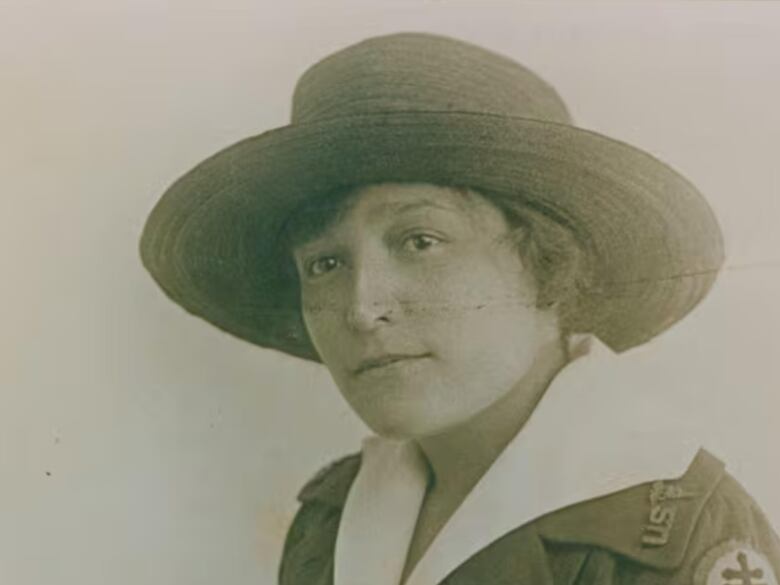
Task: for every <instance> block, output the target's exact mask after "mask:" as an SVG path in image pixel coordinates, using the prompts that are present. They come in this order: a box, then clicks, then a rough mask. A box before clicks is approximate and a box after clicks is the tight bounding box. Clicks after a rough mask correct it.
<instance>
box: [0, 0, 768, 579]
mask: <svg viewBox="0 0 780 585" xmlns="http://www.w3.org/2000/svg"><path fill="white" fill-rule="evenodd" d="M400 30H417V31H431V32H440V33H444V34H449V35H452V36H457V37H461V38H463V39H466V40H471V41H474V42H476V43H478V44H482V45H484V46H486V47H489V48H492V49H494V50H496V51H499V52H502V53H505V54H507V55H510V56H512V57H514V58H516V59H517V60H519V61H520V62H522V63H524V64H525V65H527V66H529V67H531V68H532V69H534V70H535V71H537V72H538V73H539V74H541V75H542V76H543V77H544V78H546V79H547V80H548V81H550V82H551V83H552V84H553V85H554V86H555V87H556V88H557V89H558V90H559V91H560V93H561V95H562V96H563V97H564V99H565V100H566V101H567V103H568V104H569V106H570V109H571V111H572V113H573V115H574V117H575V120H576V121H577V123H578V124H580V125H581V126H583V127H586V128H589V129H592V130H595V131H599V132H603V133H606V134H608V135H611V136H613V137H616V138H620V139H622V140H625V141H627V142H630V143H632V144H635V145H637V146H640V147H642V148H644V149H646V150H648V151H649V152H651V153H653V154H655V155H656V156H658V157H660V158H661V159H662V160H665V161H667V162H669V163H670V164H672V165H673V166H674V167H675V168H677V169H678V170H680V171H681V172H683V173H684V174H685V175H686V176H688V177H689V178H690V179H691V180H692V181H693V182H694V183H695V184H697V185H698V186H699V187H700V188H701V190H702V191H703V192H704V193H705V194H706V196H707V198H708V199H709V201H710V202H711V204H712V206H713V208H714V209H715V211H716V213H717V215H718V216H719V218H720V220H721V222H722V225H723V230H724V233H725V236H726V241H727V246H728V260H727V266H726V268H725V270H724V271H723V273H722V276H721V277H720V279H719V281H718V283H717V284H716V286H715V288H714V289H713V291H712V293H711V294H710V296H709V297H708V298H707V299H706V300H705V302H704V303H703V304H702V305H701V306H700V307H699V308H698V309H697V310H696V311H695V312H694V313H693V314H692V315H691V316H690V317H689V318H688V319H686V320H685V321H683V322H682V323H680V324H679V325H678V326H677V327H675V328H674V329H672V330H670V331H669V332H667V333H666V334H664V335H662V336H661V337H659V338H658V339H656V340H654V341H653V342H652V343H651V344H649V345H647V346H644V347H642V348H640V349H638V350H636V351H637V352H641V354H642V356H643V358H642V359H643V360H644V362H645V363H646V364H650V365H651V366H652V367H650V368H645V370H644V371H643V374H642V376H637V379H636V380H635V381H634V384H635V386H634V388H633V389H632V390H633V391H637V392H640V393H641V394H642V395H643V396H645V397H646V399H648V400H663V401H665V402H666V404H667V405H668V409H667V412H668V416H669V417H670V418H671V419H675V418H684V419H686V421H687V420H690V421H691V424H692V425H693V426H695V427H696V428H697V429H699V431H701V433H702V436H704V437H705V438H706V446H707V447H708V448H709V449H710V450H711V451H712V452H714V453H715V454H716V455H718V456H719V457H721V458H722V459H724V460H725V461H727V463H728V468H729V469H730V471H731V472H732V474H734V475H735V476H736V477H737V478H738V479H739V480H740V481H741V482H742V483H743V484H744V485H745V486H746V487H747V489H748V490H749V491H750V492H751V493H752V494H753V496H754V497H755V498H756V500H758V502H759V503H760V504H761V506H762V507H763V508H764V509H765V510H766V512H767V514H768V515H769V517H770V519H771V520H772V521H773V523H774V524H775V526H780V496H778V494H780V490H779V489H778V488H780V472H778V465H777V464H778V456H777V447H778V445H779V444H780V428H779V427H778V419H780V416H779V411H780V408H779V407H780V398H779V397H778V390H780V372H779V371H778V362H779V361H780V351H778V350H780V342H779V341H778V335H777V330H778V329H779V328H780V309H778V305H777V301H778V298H780V230H778V223H779V222H778V220H780V157H779V156H778V155H779V154H780V108H778V104H780V4H778V3H773V2H765V3H764V2H761V3H751V2H734V3H730V2H714V3H709V2H684V3H676V2H659V1H657V0H656V1H652V2H647V3H640V2H605V3H593V2H572V3H566V4H562V3H553V2H533V3H524V2H501V3H497V2H487V1H484V0H480V1H477V0H472V1H469V2H457V1H448V0H431V1H423V0H415V1H407V0H392V1H387V2H378V1H376V2H366V1H364V2H357V1H355V2H346V1H338V0H331V1H329V2H325V1H322V2H314V1H312V2H302V1H298V2H291V1H290V0H288V1H287V2H284V3H283V2H280V1H275V2H270V1H266V2H257V1H255V2H251V1H249V0H244V1H241V0H219V1H217V0H213V1H212V2H204V1H199V0H186V1H184V0H169V1H165V0H136V1H132V0H111V1H109V2H106V1H97V0H95V1H91V2H87V1H84V0H71V1H70V2H54V1H53V0H52V1H49V2H43V1H36V0H27V1H22V0H19V1H17V2H9V1H8V0H0V106H1V107H0V186H1V187H2V189H1V190H0V275H2V281H1V282H2V287H1V288H0V299H1V302H0V350H1V351H0V360H1V361H0V583H3V584H9V585H51V584H57V585H76V584H78V585H103V584H105V583H111V584H112V585H130V584H133V585H135V584H138V583H144V584H146V585H171V584H187V585H197V584H203V585H206V584H209V585H211V584H213V583H230V584H236V585H249V584H263V585H264V584H272V583H274V582H275V575H276V567H277V563H278V557H279V553H280V550H281V545H282V539H283V537H284V534H285V530H286V528H287V526H288V523H289V521H290V519H291V517H292V514H293V513H294V511H295V509H296V503H295V494H296V493H297V491H298V489H299V488H300V486H301V485H302V483H303V482H304V481H305V480H306V479H307V478H308V477H310V476H311V475H312V474H313V473H314V472H316V470H317V469H318V468H319V467H321V466H322V465H324V464H325V463H326V462H328V461H329V460H331V459H333V458H336V457H338V456H341V455H343V454H345V453H348V452H352V451H355V450H357V449H358V448H359V442H360V439H361V438H362V437H363V436H364V435H365V434H366V432H367V431H366V429H365V428H364V427H363V426H362V425H361V424H360V423H359V422H358V421H357V420H356V419H355V417H354V416H353V415H352V414H351V412H350V411H349V410H348V408H347V406H346V404H345V403H344V402H343V401H342V400H341V398H340V397H339V395H338V393H337V391H336V390H335V388H334V386H333V384H332V382H331V381H330V379H329V377H328V375H327V372H325V371H324V370H323V369H322V368H320V367H318V366H315V365H312V364H304V363H303V362H300V361H298V360H296V359H294V358H290V357H286V356H284V355H281V354H278V353H275V352H273V351H268V350H261V349H259V348H255V347H252V346H250V345H249V344H246V343H244V342H241V341H238V340H236V339H233V338H231V337H229V336H227V335H225V334H223V333H221V332H219V331H218V330H216V329H214V328H212V327H211V326H208V325H206V324H204V323H203V322H201V321H200V320H198V319H196V318H193V317H191V316H189V315H187V314H186V313H185V312H184V311H183V310H181V309H180V308H179V307H177V306H176V305H174V304H172V303H171V302H169V301H168V300H167V299H166V298H165V297H164V295H163V294H162V292H161V291H160V290H158V289H157V287H156V286H155V285H154V284H153V282H152V281H151V279H150V278H149V277H148V275H147V274H146V273H145V271H144V270H143V268H142V266H141V264H140V261H139V258H138V253H137V240H138V236H139V233H140V230H141V228H142V225H143V222H144V219H145V217H146V214H147V213H148V212H149V210H150V209H151V207H152V206H153V204H154V203H155V201H156V200H157V198H158V197H159V195H160V194H161V193H162V191H163V190H164V189H165V188H166V187H167V186H168V185H169V184H170V183H171V182H172V181H173V180H174V179H175V178H177V177H178V176H179V175H180V174H181V173H183V172H184V171H186V170H188V169H189V168H190V167H191V166H193V165H194V164H195V163H197V162H199V161H200V160H201V159H202V158H205V157H206V156H208V155H210V154H211V153H212V152H214V151H216V150H217V149H219V148H222V147H224V146H227V145H228V144H230V143H232V142H234V141H237V140H239V139H241V138H243V137H245V136H248V135H250V134H256V133H259V132H262V131H264V130H267V129H270V128H273V127H277V126H281V125H284V124H285V123H286V122H287V117H288V115H289V111H290V103H289V101H290V96H291V92H292V89H293V86H294V83H295V80H296V78H297V77H298V76H299V75H300V74H301V73H302V71H303V70H304V69H305V68H306V67H307V66H308V65H310V64H312V63H313V62H314V61H316V60H317V59H319V58H321V57H323V56H324V55H326V54H327V53H329V52H331V51H333V50H336V49H338V48H341V47H343V46H345V45H347V44H349V43H352V42H355V41H358V40H361V39H363V38H365V37H367V36H372V35H375V34H381V33H389V32H395V31H400ZM648 371H650V372H652V373H651V374H647V372H648ZM649 448H651V446H650V447H649Z"/></svg>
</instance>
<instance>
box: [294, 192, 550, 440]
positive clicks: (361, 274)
mask: <svg viewBox="0 0 780 585" xmlns="http://www.w3.org/2000/svg"><path fill="white" fill-rule="evenodd" d="M514 241H515V240H514V238H513V234H512V230H511V228H510V226H509V225H508V223H507V221H506V218H505V217H504V215H503V213H502V212H501V211H500V210H499V209H498V208H497V207H495V206H494V205H493V204H492V203H490V202H489V201H488V200H487V199H485V198H484V197H482V196H480V195H478V194H476V193H473V192H463V191H460V190H455V189H450V188H447V187H440V186H435V185H430V184H410V183H400V184H394V183H385V184H379V185H372V186H368V187H364V188H361V189H360V190H359V191H357V192H356V193H354V194H352V196H351V197H350V199H349V201H348V202H347V204H346V206H345V207H344V208H343V209H342V210H341V213H339V214H338V215H336V217H335V220H334V221H333V222H332V223H331V224H329V225H327V227H326V228H325V229H324V230H322V231H321V232H320V233H319V234H317V235H316V236H315V237H314V238H312V239H309V240H308V241H305V242H304V243H301V244H299V245H297V246H295V247H294V250H293V254H294V259H295V264H296V268H297V271H298V275H299V280H300V286H301V306H302V312H303V318H304V323H305V324H306V328H307V330H308V332H309V335H310V338H311V340H312V342H313V344H314V346H315V348H316V349H317V351H318V353H319V355H320V357H321V359H322V361H323V363H324V364H325V365H326V366H327V367H328V369H329V371H330V373H331V375H332V377H333V379H334V381H335V382H336V384H337V386H338V387H339V390H340V391H341V393H342V395H343V396H344V398H345V399H346V400H347V402H348V403H349V404H350V406H351V407H352V408H353V410H354V411H355V412H356V413H357V414H358V415H359V416H360V417H361V418H362V419H363V421H364V422H365V423H366V424H367V425H368V426H369V427H370V428H371V429H372V430H373V431H374V432H376V433H377V434H380V435H384V436H392V437H398V438H414V437H416V438H419V437H424V436H427V435H431V434H435V433H438V432H441V431H443V430H446V429H448V428H451V427H453V426H455V425H458V424H460V423H463V422H465V421H467V420H469V419H470V418H471V417H473V416H475V415H476V414H477V413H479V412H481V411H482V410H483V409H485V408H487V407H489V406H490V405H491V404H494V403H495V402H497V401H499V400H500V399H501V398H502V397H504V396H506V395H507V394H508V393H509V392H510V391H511V390H512V389H513V388H514V387H515V385H516V384H517V383H518V381H519V380H521V379H522V378H523V376H524V375H525V374H526V373H527V372H528V371H529V369H530V368H531V366H532V364H533V362H534V360H535V359H536V357H537V356H538V354H539V352H540V351H541V348H542V347H543V346H544V345H545V344H549V343H550V341H551V339H554V338H555V337H556V336H559V331H558V328H557V321H556V319H555V317H554V315H552V314H551V313H550V311H542V310H540V309H538V308H537V307H536V302H535V301H536V284H535V281H534V278H533V275H532V274H531V273H530V271H529V270H527V269H526V268H525V267H524V266H523V264H522V261H521V259H520V254H519V253H518V250H517V247H516V245H515V243H514Z"/></svg>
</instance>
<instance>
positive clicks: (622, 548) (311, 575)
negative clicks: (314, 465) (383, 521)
mask: <svg viewBox="0 0 780 585" xmlns="http://www.w3.org/2000/svg"><path fill="white" fill-rule="evenodd" d="M359 466H360V455H359V454H356V455H352V456H349V457H346V458H344V459H341V460H339V461H337V462H336V463H334V464H333V465H332V466H330V467H329V468H327V469H326V470H325V471H324V472H322V473H320V474H318V476H317V477H315V478H314V479H313V480H312V481H311V482H309V483H308V484H307V485H306V486H305V487H304V489H303V490H302V491H301V492H300V495H299V500H300V502H301V507H300V509H299V511H298V514H297V515H296V517H295V519H294V521H293V524H292V526H291V527H290V530H289V532H288V535H287V540H286V543H285V547H284V553H283V556H282V562H281V565H280V570H279V583H280V585H331V584H332V583H333V558H334V557H333V552H334V547H335V541H336V535H337V532H338V525H339V519H340V515H341V511H342V508H343V505H344V501H345V499H346V497H347V494H348V491H349V487H350V484H351V483H352V481H353V480H354V478H355V475H356V474H357V471H358V468H359ZM671 516H673V517H674V518H673V522H672V523H669V522H668V519H669V517H671ZM664 526H670V529H669V532H668V534H665V531H664V529H663V527H664ZM740 555H742V556H740ZM740 559H742V560H744V567H743V565H742V564H741V563H740ZM719 562H720V564H718V563H719ZM762 563H763V564H762ZM728 571H733V572H728ZM757 571H761V575H760V576H758V573H757ZM778 573H780V542H779V541H778V537H777V535H776V534H775V533H774V532H773V530H772V528H771V527H770V526H769V524H768V523H767V521H766V519H765V517H764V515H763V514H762V513H761V511H760V510H759V509H758V507H757V506H756V504H755V503H754V502H753V500H752V499H751V498H750V496H749V495H748V494H747V493H746V492H745V491H744V489H742V487H741V486H740V485H739V484H738V483H737V482H736V481H735V480H734V478H733V477H731V476H730V475H729V474H728V473H727V472H726V471H725V470H724V466H723V464H722V463H721V462H720V461H719V460H718V459H717V458H715V457H714V456H713V455H711V454H710V453H708V452H707V451H704V450H702V451H700V452H699V453H698V454H697V455H696V457H695V458H694V460H693V462H692V463H691V465H690V467H689V469H688V470H687V472H686V473H685V474H684V475H683V476H682V477H680V478H679V479H678V480H675V481H660V482H649V483H644V484H641V485H637V486H634V487H631V488H628V489H625V490H622V491H619V492H616V493H614V494H610V495H608V496H604V497H601V498H597V499H594V500H590V501H587V502H583V503H579V504H576V505H573V506H570V507H568V508H564V509H562V510H557V511H555V512H552V513H550V514H547V515H545V516H542V517H541V518H538V519H536V520H534V521H532V522H530V523H528V524H526V525H523V526H519V527H517V529H515V530H513V531H511V532H509V533H507V534H506V535H504V536H502V537H500V538H498V539H497V540H495V541H493V542H492V543H491V544H489V545H488V546H487V547H485V548H483V549H482V550H480V551H478V552H477V553H476V554H474V555H473V556H471V557H469V558H468V559H464V560H463V562H462V564H460V565H458V566H457V567H456V568H455V569H454V570H453V571H452V572H451V573H450V574H449V575H447V576H446V577H445V578H444V580H442V581H441V582H440V585H521V584H533V585H574V584H578V585H591V584H592V585H596V584H598V585H613V584H614V585H618V584H620V585H623V584H629V583H630V584H633V585H661V584H663V585H668V584H679V585H683V584H695V585H699V584H701V585H711V584H714V583H717V584H718V585H760V584H763V585H775V584H776V579H775V575H777V574H778ZM366 585H370V584H368V583H367V584H366ZM437 585H438V584H437Z"/></svg>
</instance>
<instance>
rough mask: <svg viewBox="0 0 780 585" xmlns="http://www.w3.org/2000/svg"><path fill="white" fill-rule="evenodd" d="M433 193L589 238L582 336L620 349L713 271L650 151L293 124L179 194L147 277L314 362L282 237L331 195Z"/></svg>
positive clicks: (359, 121)
mask: <svg viewBox="0 0 780 585" xmlns="http://www.w3.org/2000/svg"><path fill="white" fill-rule="evenodd" d="M383 182H427V183H434V184H439V185H458V186H468V187H472V188H475V189H480V188H481V189H485V190H489V191H497V192H501V193H508V194H512V193H517V194H518V196H520V195H522V197H523V198H525V199H527V200H530V201H532V202H537V203H538V204H540V205H543V206H544V207H546V208H548V209H551V210H554V211H555V212H556V213H559V214H560V215H561V216H563V217H566V218H568V219H569V221H570V222H571V223H572V225H573V227H574V229H576V230H577V231H578V232H579V233H580V234H583V235H584V236H585V237H586V240H587V242H588V248H589V250H588V251H589V253H590V254H591V255H592V262H593V266H594V272H595V281H596V283H597V286H596V287H595V288H594V290H592V291H589V292H588V295H587V296H588V298H587V299H585V300H584V302H583V303H582V307H584V313H585V314H584V316H583V319H584V323H585V328H586V329H587V330H588V331H590V332H592V333H594V334H595V335H596V336H598V337H599V338H600V339H601V340H602V341H603V342H604V343H606V344H607V345H609V346H610V347H611V348H612V349H613V350H615V351H623V350H625V349H628V348H630V347H633V346H636V345H639V344H641V343H644V342H645V341H647V340H649V339H651V338H652V337H654V336H655V335H657V334H658V333H660V332H662V331H664V330H665V329H667V328H668V327H669V326H671V325H672V324H673V323H675V322H676V321H678V320H679V319H680V318H682V317H683V316H684V315H686V314H687V313H688V312H689V311H690V310H691V309H692V308H693V307H694V306H695V305H696V304H697V303H698V302H699V301H700V300H701V299H702V298H703V297H704V296H705V295H706V294H707V292H708V291H709V289H710V287H711V286H712V283H713V281H714V279H715V277H716V274H717V271H718V270H719V268H720V267H721V265H722V262H723V243H722V239H721V232H720V229H719V227H718V224H717V221H716V219H715V217H714V215H713V213H712V211H711V209H710V208H709V206H708V205H707V203H706V201H705V200H704V198H703V197H702V196H701V194H700V193H699V192H698V190H697V189H696V188H695V187H694V186H693V185H691V183H689V182H688V181H687V180H686V179H685V178H684V177H682V176H681V175H680V174H678V173H677V172H676V171H674V170H673V169H672V168H670V167H669V166H668V165H666V164H664V163H662V162H660V161H659V160H658V159H656V158H654V157H652V156H650V155H649V154H647V153H645V152H643V151H641V150H639V149H637V148H634V147H632V146H630V145H628V144H625V143H623V142H620V141H617V140H614V139H611V138H607V137H605V136H602V135H600V134H597V133H594V132H590V131H587V130H582V129H579V128H576V127H573V126H569V125H565V124H557V123H552V122H544V121H538V120H532V119H526V118H512V117H505V116H494V115H485V114H472V113H458V112H401V113H391V114H378V115H360V116H351V117H346V118H335V119H330V120H323V121H317V122H313V123H305V124H295V125H289V126H285V127H282V128H278V129H276V130H271V131H269V132H266V133H264V134H261V135H258V136H254V137H252V138H248V139H246V140H243V141H241V142H239V143H237V144H235V145H233V146H230V147H228V148H226V149H224V150H222V151H220V152H218V153H217V154H215V155H214V156H212V157H210V158H209V159H207V160H205V161H204V162H202V163H200V164H199V165H198V166H196V167H195V168H194V169H192V170H191V171H190V172H188V173H186V174H185V175H184V176H183V177H181V178H180V179H179V180H178V181H176V182H175V183H174V184H173V185H172V186H171V187H170V188H169V189H168V190H167V191H166V192H165V194H164V195H163V197H162V198H161V199H160V201H159V202H158V203H157V205H156V206H155V208H154V209H153V210H152V212H151V214H150V216H149V218H148V220H147V223H146V226H145V228H144V231H143V235H142V238H141V244H140V251H141V256H142V260H143V263H144V265H145V266H146V268H147V269H148V270H149V272H150V273H151V275H152V276H153V278H154V279H155V280H156V281H157V283H158V284H159V285H160V286H161V287H162V289H163V290H164V291H165V292H166V294H167V295H168V296H169V297H170V298H171V299H172V300H174V301H175V302H176V303H178V304H179V305H181V306H182V307H184V308H185V309H186V310H187V311H189V312H191V313H193V314H195V315H197V316H199V317H202V318H203V319H205V320H207V321H209V322H211V323H212V324H214V325H216V326H218V327H219V328H221V329H223V330H225V331H227V332H229V333H231V334H233V335H236V336H238V337H240V338H243V339H245V340H247V341H250V342H251V343H254V344H257V345H260V346H263V347H269V348H274V349H277V350H280V351H283V352H286V353H288V354H291V355H295V356H298V357H302V358H306V359H311V360H317V361H318V359H319V358H318V356H317V354H316V352H315V351H314V349H313V347H312V345H311V343H310V341H309V339H308V336H307V333H306V331H305V328H304V326H303V323H302V319H301V315H300V310H299V299H298V290H297V285H296V284H295V282H294V281H293V280H291V279H290V278H289V276H285V274H286V273H285V272H284V271H281V270H280V269H279V267H280V257H279V256H280V253H281V251H280V249H279V247H278V246H277V243H278V242H277V238H278V236H279V233H280V230H281V228H282V226H283V223H284V221H285V219H286V218H287V217H288V215H289V214H290V212H291V211H292V210H294V209H295V208H296V207H298V206H299V205H300V204H301V203H303V202H304V201H305V200H307V199H309V198H313V197H318V196H322V195H324V194H326V193H328V192H330V191H332V190H333V189H336V188H338V187H346V186H351V185H362V184H370V183H383Z"/></svg>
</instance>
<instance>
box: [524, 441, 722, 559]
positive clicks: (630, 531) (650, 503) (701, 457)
mask: <svg viewBox="0 0 780 585" xmlns="http://www.w3.org/2000/svg"><path fill="white" fill-rule="evenodd" d="M725 475H726V474H725V469H724V465H723V463H722V462H721V461H720V460H718V459H717V458H716V457H715V456H713V455H711V454H710V453H708V452H707V451H705V450H703V449H702V450H700V451H699V452H698V454H697V455H696V457H695V458H694V460H693V462H692V463H691V464H690V466H689V467H688V470H687V471H686V472H685V474H684V475H683V476H682V477H680V478H677V479H663V480H658V481H654V482H649V483H644V484H640V485H638V486H634V487H631V488H628V489H625V490H622V491H619V492H616V493H614V494H609V495H607V496H603V497H600V498H596V499H594V500H588V501H586V502H582V503H578V504H575V505H573V506H570V507H568V508H564V509H562V510H558V511H556V512H553V513H551V514H548V515H547V516H544V517H543V518H541V519H540V520H539V521H538V530H539V534H540V535H541V536H542V537H543V538H544V539H546V540H548V541H552V542H560V543H570V544H581V545H589V546H594V547H598V548H600V549H606V550H608V551H611V552H613V553H617V554H618V555H620V556H621V557H622V558H628V559H630V560H632V561H634V562H637V563H640V564H644V565H647V566H650V567H654V568H656V569H660V570H670V569H674V568H676V567H678V566H680V565H681V564H682V563H683V561H684V560H685V559H686V554H687V553H688V548H689V545H690V543H691V540H692V538H693V536H694V533H695V532H696V528H697V525H698V523H699V521H700V518H701V517H702V514H704V513H705V510H706V509H709V508H711V506H710V501H711V499H712V497H713V494H714V493H715V492H716V491H717V490H718V488H719V485H720V484H721V482H722V481H723V479H724V477H725Z"/></svg>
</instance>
